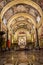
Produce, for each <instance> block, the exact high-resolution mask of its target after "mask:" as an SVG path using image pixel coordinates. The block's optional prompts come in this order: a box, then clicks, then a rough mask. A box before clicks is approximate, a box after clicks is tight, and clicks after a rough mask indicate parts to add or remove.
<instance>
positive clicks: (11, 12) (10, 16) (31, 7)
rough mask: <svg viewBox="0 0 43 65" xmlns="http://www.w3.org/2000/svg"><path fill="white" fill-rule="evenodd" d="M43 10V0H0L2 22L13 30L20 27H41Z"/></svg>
mask: <svg viewBox="0 0 43 65" xmlns="http://www.w3.org/2000/svg"><path fill="white" fill-rule="evenodd" d="M42 11H43V0H0V16H1V21H2V24H3V25H5V27H6V28H7V27H8V28H9V30H11V31H13V32H14V31H16V30H18V29H19V28H26V29H27V30H29V31H30V30H34V28H36V27H37V28H39V27H40V26H41V24H42V19H43V16H42V14H43V12H42ZM40 21H41V22H40Z"/></svg>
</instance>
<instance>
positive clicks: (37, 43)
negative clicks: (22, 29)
mask: <svg viewBox="0 0 43 65" xmlns="http://www.w3.org/2000/svg"><path fill="white" fill-rule="evenodd" d="M35 46H36V49H39V38H38V29H37V28H36V45H35Z"/></svg>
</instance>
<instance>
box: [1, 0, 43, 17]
mask: <svg viewBox="0 0 43 65" xmlns="http://www.w3.org/2000/svg"><path fill="white" fill-rule="evenodd" d="M20 3H23V4H27V5H30V6H32V7H34V8H35V9H36V10H37V11H38V12H39V13H40V15H41V16H42V9H41V8H40V6H39V5H38V4H36V3H35V2H33V1H31V0H18V1H16V0H14V1H12V2H10V3H8V4H7V5H6V6H5V7H4V8H3V9H2V11H1V18H3V15H4V13H5V12H6V11H7V10H8V9H9V8H11V7H12V6H13V5H16V4H20Z"/></svg>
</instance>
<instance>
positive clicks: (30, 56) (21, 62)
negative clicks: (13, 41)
mask: <svg viewBox="0 0 43 65" xmlns="http://www.w3.org/2000/svg"><path fill="white" fill-rule="evenodd" d="M0 65H43V50H31V51H6V52H1V53H0Z"/></svg>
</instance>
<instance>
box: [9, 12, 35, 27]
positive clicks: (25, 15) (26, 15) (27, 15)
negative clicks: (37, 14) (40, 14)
mask: <svg viewBox="0 0 43 65" xmlns="http://www.w3.org/2000/svg"><path fill="white" fill-rule="evenodd" d="M20 16H23V17H26V18H29V19H30V20H31V23H33V24H34V26H35V27H36V23H35V19H34V17H32V16H31V15H29V14H27V13H18V14H15V15H13V16H12V17H11V18H10V19H9V20H8V26H10V24H11V23H12V21H13V20H14V19H16V18H18V17H20ZM15 22H16V21H15Z"/></svg>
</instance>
